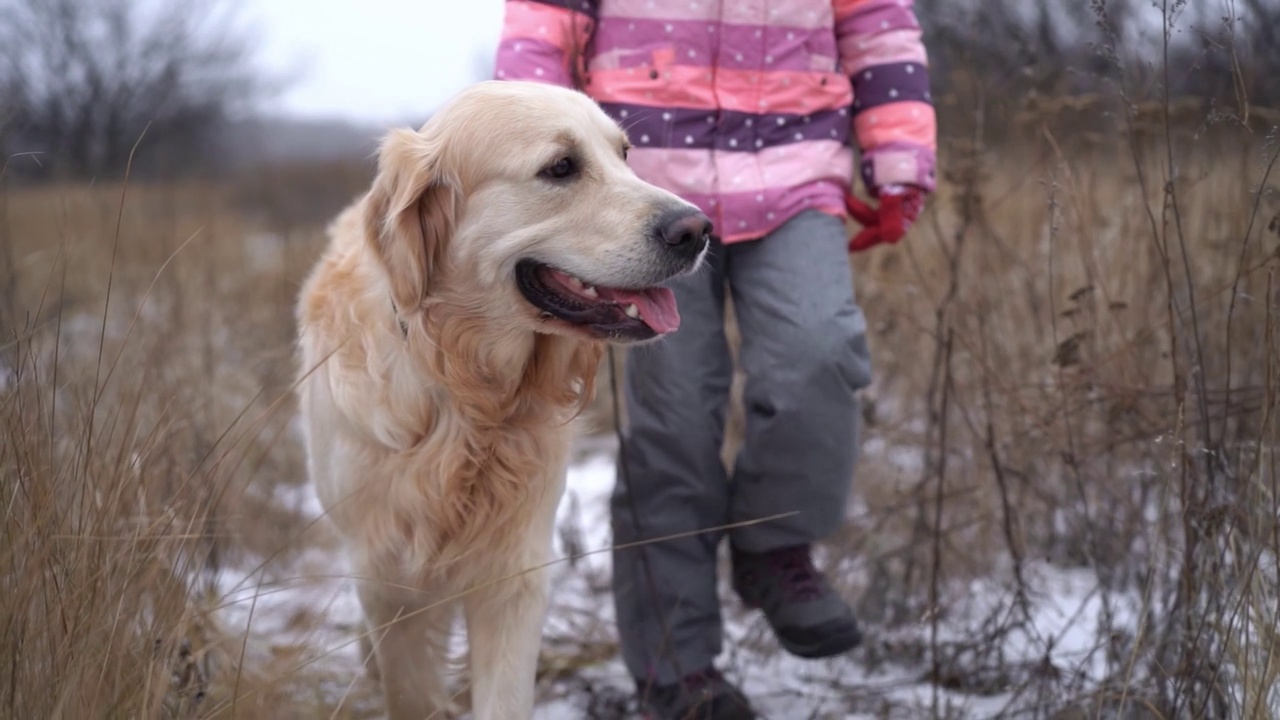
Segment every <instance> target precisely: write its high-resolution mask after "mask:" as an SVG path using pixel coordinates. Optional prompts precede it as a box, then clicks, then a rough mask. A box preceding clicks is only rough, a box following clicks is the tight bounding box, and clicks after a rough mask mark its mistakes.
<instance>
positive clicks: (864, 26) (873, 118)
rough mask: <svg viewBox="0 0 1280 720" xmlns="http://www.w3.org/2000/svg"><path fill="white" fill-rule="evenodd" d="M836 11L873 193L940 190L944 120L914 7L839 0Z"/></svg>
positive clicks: (908, 1) (892, 1) (883, 0)
mask: <svg viewBox="0 0 1280 720" xmlns="http://www.w3.org/2000/svg"><path fill="white" fill-rule="evenodd" d="M834 12H835V22H836V38H837V45H838V49H839V57H840V67H841V71H842V72H844V73H845V74H846V75H848V76H849V78H850V79H851V80H852V82H853V94H854V100H853V132H854V136H855V137H856V138H857V142H858V146H859V149H860V150H861V152H862V162H861V167H860V168H859V169H860V171H861V175H862V180H863V182H864V183H865V185H866V187H867V189H868V191H870V192H872V193H875V192H876V189H877V188H880V187H882V186H884V185H889V184H901V185H915V186H917V187H921V188H923V189H925V190H927V191H929V192H932V191H934V190H935V189H936V187H937V177H936V164H937V133H938V122H937V115H936V113H935V111H934V106H933V96H932V94H931V93H930V90H929V62H928V53H927V51H926V49H925V46H924V42H923V41H922V38H921V30H920V23H919V20H918V19H917V17H916V13H915V7H914V1H913V0H834Z"/></svg>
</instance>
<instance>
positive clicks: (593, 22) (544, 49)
mask: <svg viewBox="0 0 1280 720" xmlns="http://www.w3.org/2000/svg"><path fill="white" fill-rule="evenodd" d="M495 75H496V77H497V78H499V79H508V80H531V81H535V82H548V83H555V84H558V85H563V86H566V87H574V88H577V89H579V90H582V91H583V92H585V93H586V94H587V95H589V96H591V97H592V98H594V99H595V100H596V101H597V102H598V103H599V104H600V106H601V107H603V108H604V110H605V111H606V112H607V113H608V114H609V115H611V116H612V117H613V118H615V119H616V120H618V122H619V123H620V124H621V125H622V126H623V127H624V128H625V129H626V131H627V134H628V136H629V137H630V139H631V142H632V143H633V144H634V146H635V147H634V149H633V150H632V152H631V154H630V159H629V162H630V164H631V166H632V167H633V168H634V170H635V171H636V174H637V175H639V176H640V177H642V178H644V179H645V180H647V181H649V182H651V183H654V184H655V185H658V186H660V187H663V188H666V189H668V190H670V191H672V192H674V193H676V194H678V195H680V196H681V197H683V198H685V199H686V200H689V201H690V202H692V203H694V204H696V205H698V206H699V207H700V208H701V209H702V211H703V212H705V213H707V215H708V216H709V217H710V218H711V219H712V221H713V222H714V223H715V227H716V234H717V235H718V236H719V237H720V238H721V239H722V241H723V242H726V243H730V242H736V241H741V240H749V239H755V238H759V237H761V236H763V235H766V234H768V233H769V232H770V231H771V230H773V229H774V228H776V227H777V226H778V225H780V224H782V223H783V222H785V221H786V220H787V219H789V218H790V217H792V216H794V215H795V214H796V213H799V212H801V211H803V210H806V209H817V210H820V211H823V212H828V213H831V214H833V215H837V216H840V217H844V215H845V212H846V210H845V204H844V195H845V191H846V190H847V189H849V188H850V187H851V184H852V183H853V181H854V178H853V175H854V170H855V168H857V169H858V170H859V171H860V176H861V180H862V182H863V183H864V185H865V186H866V188H867V189H868V190H869V191H870V192H871V193H873V194H874V193H875V192H876V191H877V189H878V188H879V187H882V186H884V185H888V184H898V185H904V184H905V185H915V186H917V187H921V188H923V189H925V190H926V191H929V192H932V191H933V190H934V189H935V184H936V177H935V162H936V161H935V158H936V152H937V120H936V115H935V113H934V107H933V102H932V96H931V95H930V88H929V72H928V56H927V52H926V50H925V47H924V45H923V43H922V42H921V32H920V25H919V22H918V20H917V17H916V14H915V9H914V6H913V1H912V0H825V1H824V0H506V2H505V7H504V19H503V28H502V38H501V41H500V44H499V47H498V53H497V63H496V68H495Z"/></svg>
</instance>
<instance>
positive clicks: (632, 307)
mask: <svg viewBox="0 0 1280 720" xmlns="http://www.w3.org/2000/svg"><path fill="white" fill-rule="evenodd" d="M627 317H629V318H635V319H637V320H638V319H640V308H638V307H636V304H635V303H630V304H628V305H627Z"/></svg>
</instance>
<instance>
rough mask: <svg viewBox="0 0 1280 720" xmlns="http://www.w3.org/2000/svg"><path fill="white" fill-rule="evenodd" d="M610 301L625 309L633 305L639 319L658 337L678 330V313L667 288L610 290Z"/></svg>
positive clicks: (674, 300) (674, 298) (673, 296)
mask: <svg viewBox="0 0 1280 720" xmlns="http://www.w3.org/2000/svg"><path fill="white" fill-rule="evenodd" d="M609 295H610V299H612V300H613V301H614V302H617V303H618V304H620V305H622V306H623V307H626V306H627V304H628V303H631V304H634V305H635V306H636V309H637V310H639V311H640V319H641V320H643V321H644V323H645V324H646V325H648V326H649V327H650V328H653V331H654V332H656V333H658V334H659V335H665V334H666V333H669V332H675V331H676V330H678V329H680V311H679V310H677V309H676V296H675V294H674V293H672V292H671V291H670V290H668V289H667V288H662V287H660V288H650V289H648V290H641V291H639V292H633V291H630V290H610V291H609Z"/></svg>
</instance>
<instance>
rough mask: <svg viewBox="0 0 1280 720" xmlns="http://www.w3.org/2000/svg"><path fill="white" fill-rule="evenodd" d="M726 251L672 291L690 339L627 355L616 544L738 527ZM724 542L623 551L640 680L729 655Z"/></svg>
mask: <svg viewBox="0 0 1280 720" xmlns="http://www.w3.org/2000/svg"><path fill="white" fill-rule="evenodd" d="M722 252H723V248H722V247H720V246H719V244H713V246H712V249H711V254H710V255H709V256H708V260H709V261H710V262H709V265H710V267H708V268H704V269H703V270H702V271H700V272H699V273H697V274H696V275H694V276H692V277H686V278H682V279H680V280H678V281H676V282H675V283H673V285H672V289H673V290H674V292H675V296H676V303H677V308H678V309H679V311H680V318H681V322H680V329H679V330H677V331H676V332H675V333H673V334H671V335H668V336H666V337H665V338H662V339H660V340H658V341H656V342H653V343H649V344H646V345H642V346H639V347H636V348H633V349H632V350H631V351H630V352H629V353H628V355H627V367H626V376H625V377H626V380H625V383H626V385H625V387H626V402H627V416H628V418H627V419H628V422H627V423H626V426H625V427H624V429H623V433H622V447H621V452H620V455H619V473H618V479H617V483H616V485H615V489H614V493H613V497H612V502H611V515H612V520H613V534H614V535H613V541H614V543H615V544H623V543H631V542H635V541H637V540H643V539H650V538H657V537H662V536H666V535H672V534H676V533H686V532H693V531H697V530H700V529H703V528H710V527H718V526H722V525H724V524H725V523H726V520H727V518H728V514H729V495H728V478H727V474H726V472H725V468H724V464H723V462H722V459H721V456H720V448H721V442H722V438H723V432H724V420H725V417H724V415H725V408H726V406H727V403H728V398H729V386H730V383H731V381H732V374H733V368H732V358H731V356H730V354H729V349H728V343H727V341H726V340H725V336H724V278H723V272H722V270H723V264H722V261H721V259H722ZM624 468H625V473H624V472H623V469H624ZM633 513H634V514H633ZM721 539H723V531H715V532H709V533H704V534H700V535H693V536H689V537H683V538H679V539H674V540H664V541H661V542H656V543H647V544H645V545H643V546H640V547H635V548H627V549H622V550H614V552H613V597H614V603H615V608H616V611H617V623H618V634H619V639H620V643H621V646H622V656H623V659H624V661H625V663H626V665H627V667H628V669H629V670H630V671H631V673H632V674H633V675H634V676H635V677H637V678H639V679H641V680H646V681H654V682H658V683H663V684H665V683H670V682H673V681H675V680H676V679H678V678H679V677H680V676H681V675H682V674H684V673H689V672H692V671H694V670H697V669H701V668H702V667H704V666H706V665H707V664H709V663H710V662H711V661H712V660H714V658H715V657H716V656H717V655H718V654H719V653H720V649H721V642H722V627H721V616H720V599H719V596H718V595H717V591H716V547H717V546H718V545H719V542H720V540H721ZM646 561H647V563H648V568H647V569H646V566H645V563H646ZM655 594H656V599H655Z"/></svg>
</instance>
